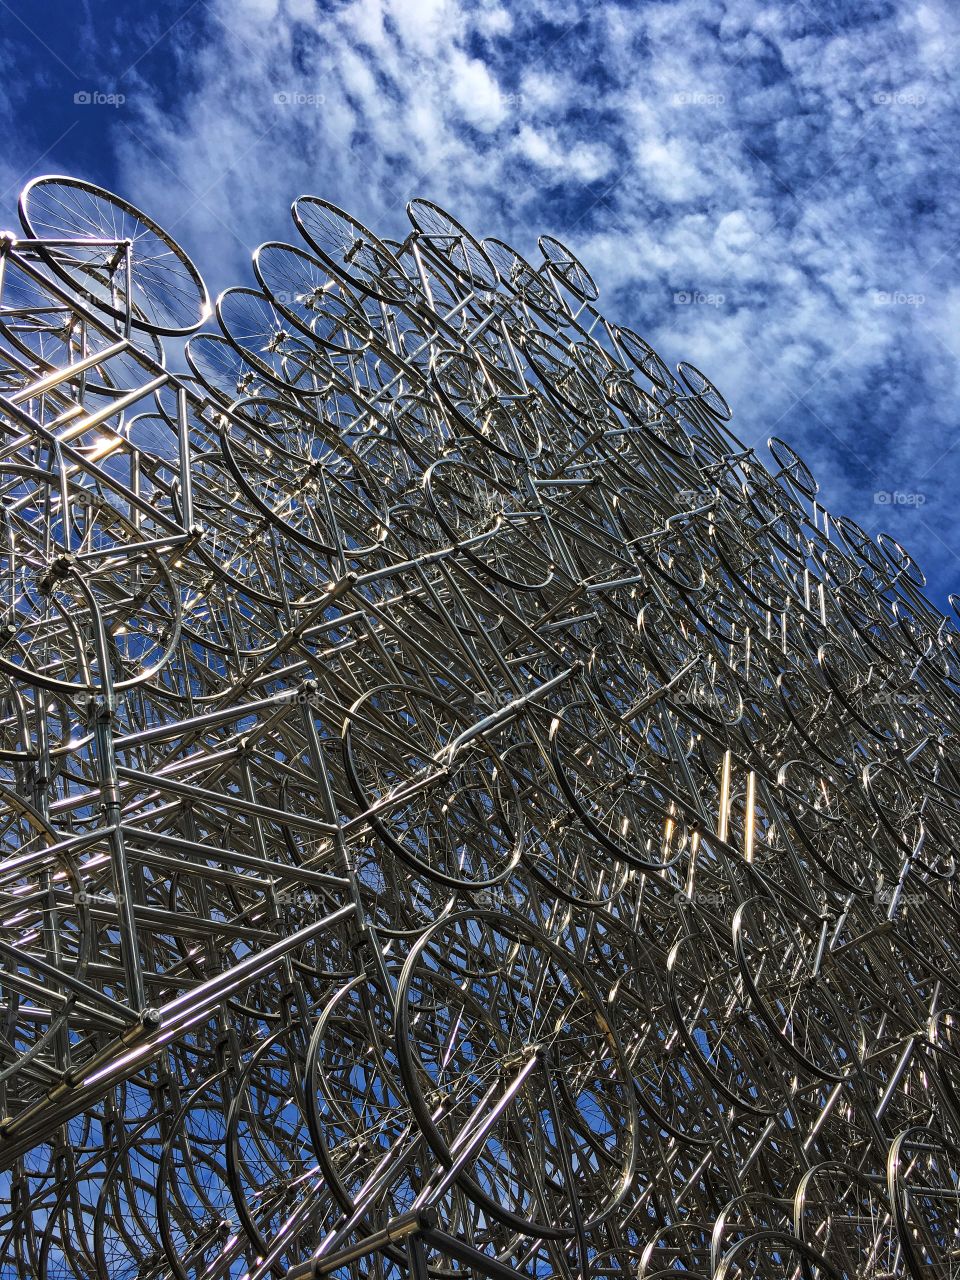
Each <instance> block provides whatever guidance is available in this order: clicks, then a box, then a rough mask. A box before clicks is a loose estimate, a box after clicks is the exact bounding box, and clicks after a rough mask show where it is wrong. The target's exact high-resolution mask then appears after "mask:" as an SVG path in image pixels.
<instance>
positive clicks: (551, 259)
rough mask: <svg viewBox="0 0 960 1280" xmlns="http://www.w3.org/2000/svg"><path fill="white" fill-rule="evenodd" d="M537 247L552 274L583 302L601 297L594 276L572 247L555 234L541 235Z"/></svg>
mask: <svg viewBox="0 0 960 1280" xmlns="http://www.w3.org/2000/svg"><path fill="white" fill-rule="evenodd" d="M537 248H538V249H539V250H540V252H541V253H542V254H543V256H544V258H545V259H546V262H547V266H548V267H549V270H550V272H551V274H552V275H554V276H556V277H557V279H558V280H562V281H563V283H564V284H565V285H566V286H567V288H568V289H569V290H570V292H571V293H572V294H573V295H574V297H575V298H578V299H579V300H580V301H581V302H596V300H597V299H598V298H599V297H600V290H599V289H598V288H597V286H596V284H595V283H594V280H593V276H591V274H590V272H589V271H588V270H587V268H586V267H585V266H584V265H583V263H582V262H581V261H580V259H579V258H578V257H577V256H576V254H575V253H574V252H573V251H572V250H571V249H568V248H567V246H566V245H565V244H561V243H560V241H559V240H556V239H554V237H553V236H541V237H540V239H539V240H538V241H537Z"/></svg>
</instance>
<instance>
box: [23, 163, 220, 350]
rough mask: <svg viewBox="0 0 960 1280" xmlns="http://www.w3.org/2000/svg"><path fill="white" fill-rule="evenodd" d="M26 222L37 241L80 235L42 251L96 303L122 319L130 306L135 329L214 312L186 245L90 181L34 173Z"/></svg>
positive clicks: (159, 327)
mask: <svg viewBox="0 0 960 1280" xmlns="http://www.w3.org/2000/svg"><path fill="white" fill-rule="evenodd" d="M20 221H21V223H22V224H23V228H24V230H25V231H26V233H27V235H29V236H33V237H34V238H36V239H38V240H70V241H74V242H75V243H73V244H71V245H69V246H63V245H58V246H56V247H55V248H50V249H45V250H43V257H44V260H45V261H46V262H48V263H49V264H50V266H51V267H52V268H53V270H54V271H56V273H57V275H59V276H60V277H61V278H62V279H64V280H65V281H66V282H67V283H68V284H69V285H70V286H71V287H72V288H74V289H77V290H78V291H80V292H81V293H82V294H84V295H85V296H86V297H88V298H89V300H90V301H91V303H92V304H93V305H94V306H96V307H97V308H98V309H100V310H102V311H106V312H108V313H109V314H110V315H112V316H115V317H117V318H118V319H121V320H122V319H124V317H125V316H126V314H127V309H128V307H129V309H130V316H131V322H132V324H133V325H134V327H135V328H138V329H146V330H148V331H149V332H152V333H158V334H167V335H170V336H175V335H183V334H188V333H192V332H193V331H194V330H195V329H198V328H199V327H200V325H201V324H203V322H204V320H206V319H207V317H208V316H209V315H210V310H211V309H210V297H209V295H208V293H207V288H206V285H205V284H204V283H203V280H202V278H201V276H200V273H199V271H197V269H196V267H195V266H194V265H193V263H192V262H191V261H190V259H189V258H188V257H187V255H186V254H185V253H184V251H183V250H182V249H181V248H180V246H179V245H178V244H177V243H176V242H175V241H174V240H173V239H171V237H170V236H168V235H167V233H166V232H165V231H163V230H161V228H160V227H158V226H157V224H156V223H155V222H154V221H153V220H152V219H151V218H148V217H147V215H146V214H145V213H141V212H140V210H139V209H136V208H134V206H133V205H132V204H128V203H127V201H126V200H122V199H121V198H120V197H119V196H115V195H112V194H111V193H110V192H109V191H104V190H103V188H102V187H98V186H96V185H95V184H94V183H92V182H83V181H81V180H80V179H78V178H66V177H59V176H54V175H48V176H45V177H41V178H34V179H33V181H32V182H29V183H27V185H26V187H24V189H23V192H22V193H21V196H20ZM98 241H99V242H100V243H99V244H97V242H98ZM126 242H129V243H130V273H129V293H128V283H127V279H128V277H127V270H126V254H125V253H124V252H123V247H124V245H125V243H126Z"/></svg>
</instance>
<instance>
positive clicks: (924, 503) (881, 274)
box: [0, 0, 960, 602]
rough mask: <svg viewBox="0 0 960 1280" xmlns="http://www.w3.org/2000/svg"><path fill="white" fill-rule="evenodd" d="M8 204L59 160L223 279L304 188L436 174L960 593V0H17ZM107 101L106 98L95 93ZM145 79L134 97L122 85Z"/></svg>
mask: <svg viewBox="0 0 960 1280" xmlns="http://www.w3.org/2000/svg"><path fill="white" fill-rule="evenodd" d="M0 13H2V15H3V17H4V22H3V25H2V31H3V35H2V36H0V58H2V60H3V66H4V68H5V70H6V72H7V74H6V75H5V76H4V77H3V87H2V88H0V124H2V126H3V130H4V137H5V140H6V145H5V148H4V150H3V154H2V156H0V192H2V193H3V194H2V207H3V214H4V217H5V220H6V221H7V222H8V223H9V224H11V225H12V224H13V223H14V221H15V215H14V208H15V199H16V193H17V190H18V188H19V186H20V185H21V184H22V182H23V181H25V180H26V178H28V177H30V176H32V175H33V174H35V173H39V172H64V173H71V174H74V175H76V176H81V177H86V178H89V179H92V180H94V181H97V182H100V183H102V184H103V185H105V186H107V187H109V188H111V189H113V190H116V191H118V192H120V193H121V194H123V195H125V196H126V197H127V198H128V199H130V200H132V201H133V202H134V203H136V204H139V205H141V206H143V207H144V208H145V209H147V210H148V211H149V212H150V213H151V215H152V216H153V217H154V218H155V219H156V220H157V221H158V222H160V223H161V224H162V225H164V226H165V227H167V229H168V230H170V231H171V232H172V233H173V234H174V235H175V236H176V237H177V238H178V239H179V240H180V241H181V242H182V243H183V244H184V245H185V247H186V248H187V249H188V251H189V252H190V253H191V254H192V256H193V257H194V259H195V260H196V261H197V263H198V265H199V266H200V267H201V270H202V271H203V273H204V275H205V277H206V278H207V280H208V283H209V284H210V286H211V289H213V290H215V291H216V290H219V289H221V288H224V287H225V286H226V285H228V284H231V283H239V282H243V283H247V282H248V277H249V257H250V253H251V251H252V250H253V249H254V248H255V247H256V246H257V244H259V243H260V242H261V241H264V240H267V239H291V240H293V239H296V233H295V232H294V231H293V228H292V225H291V223H290V221H289V216H288V212H287V210H288V208H289V204H290V202H291V201H292V200H293V199H294V198H295V197H296V196H298V195H300V194H302V193H304V192H308V191H309V192H312V193H315V194H319V195H322V196H324V197H326V198H328V199H331V200H333V201H334V202H335V203H338V204H341V205H343V206H344V207H346V208H347V209H349V210H350V211H351V212H353V213H354V214H356V215H357V216H358V217H360V218H361V219H362V220H363V221H365V222H367V223H368V224H369V225H371V226H372V227H373V228H374V230H376V231H378V232H379V233H380V234H384V235H391V234H402V233H403V230H404V228H405V226H406V225H407V224H406V220H405V215H404V205H405V203H406V201H407V200H408V199H410V198H411V197H412V196H414V195H424V196H427V197H429V198H431V199H434V200H436V201H438V202H439V203H440V204H442V205H444V206H445V207H447V208H449V209H450V210H451V211H452V212H454V213H455V214H456V215H457V216H458V217H459V218H460V219H461V221H465V222H466V223H467V224H468V225H469V226H470V227H471V228H472V229H473V230H475V231H476V232H477V234H479V235H497V236H500V237H501V238H504V239H507V240H510V241H511V242H512V243H514V244H516V246H517V248H519V249H520V250H521V252H524V253H525V254H527V256H534V257H535V256H536V238H537V235H538V234H540V233H542V232H550V233H552V234H554V235H556V236H558V237H559V238H560V239H561V240H564V241H566V242H568V243H569V244H570V245H571V246H572V247H573V248H575V249H576V250H577V252H579V254H580V255H581V257H582V258H583V259H584V260H585V262H586V263H587V265H588V266H589V267H590V268H591V270H592V271H593V274H594V275H595V277H596V279H597V280H598V283H599V284H600V286H601V290H602V294H601V305H602V306H603V308H604V310H605V311H606V313H607V314H608V315H610V316H612V317H614V318H616V319H617V320H619V321H620V322H621V323H626V324H629V325H630V326H631V327H633V328H635V329H638V330H639V331H640V332H641V333H643V334H644V335H645V336H646V337H647V338H648V339H649V340H650V341H652V342H653V343H654V345H655V346H656V347H657V348H658V349H659V350H660V351H661V353H662V354H663V355H664V357H665V358H667V359H668V360H669V361H670V362H672V363H675V362H676V361H677V360H680V359H688V360H692V361H693V363H694V364H696V365H698V366H699V367H701V368H702V369H703V370H704V371H705V372H707V373H708V374H709V375H710V376H711V377H712V378H713V379H714V381H715V382H716V383H717V385H718V386H719V387H720V389H721V390H722V391H723V392H724V394H725V395H726V396H727V398H728V399H729V400H730V402H731V404H732V405H733V407H734V413H735V425H736V426H737V428H738V430H739V433H740V435H741V436H742V437H743V438H744V439H745V440H746V441H747V442H748V443H750V444H753V445H755V446H757V447H758V448H760V450H761V452H762V453H763V454H764V456H766V452H765V441H766V439H767V437H768V436H770V435H777V436H781V437H783V438H785V439H787V440H788V441H789V442H791V443H792V444H793V445H795V446H796V447H797V448H798V449H799V450H800V452H801V453H802V454H803V455H804V457H805V458H806V459H807V461H808V462H809V463H810V465H811V466H812V468H813V470H814V472H815V474H816V475H817V477H818V479H819V480H820V483H821V486H822V495H821V496H822V498H823V500H824V502H825V503H826V505H827V506H829V507H830V508H831V509H832V510H834V511H835V512H837V513H846V514H849V515H852V516H853V517H854V518H855V519H857V520H858V521H859V522H860V523H861V524H863V525H864V526H865V527H866V528H867V529H869V530H870V531H871V532H879V531H881V530H886V531H888V532H890V533H892V534H893V535H894V536H895V537H896V538H898V539H899V540H900V541H901V542H903V544H904V545H905V546H906V547H907V548H908V549H909V550H910V551H911V552H912V553H913V554H914V555H915V556H916V558H917V559H918V560H919V561H920V563H921V565H922V566H923V568H924V569H925V571H926V573H927V575H928V578H929V583H930V592H931V594H932V595H933V597H934V598H935V599H937V600H938V601H939V602H943V601H944V600H945V597H946V595H947V593H948V592H951V591H958V590H960V529H958V527H957V521H956V519H955V509H956V498H955V495H956V494H957V493H958V492H960V435H958V427H957V422H958V417H960V410H958V408H957V406H958V405H960V376H958V373H960V336H958V320H960V270H958V267H957V258H958V249H960V217H958V191H960V178H958V166H957V148H958V138H960V128H958V125H960V110H958V100H957V88H956V86H957V84H958V83H960V77H958V67H957V61H958V57H960V53H958V50H960V12H958V11H957V9H956V7H952V6H951V4H950V3H949V0H929V2H927V3H923V2H921V3H917V2H915V0H912V2H907V0H904V2H890V3H880V2H878V0H856V2H854V3H845V2H844V0H838V2H836V3H824V2H823V0H819V2H818V3H812V2H811V3H796V4H791V3H786V2H785V3H780V4H769V3H759V2H758V0H696V2H692V0H671V2H662V3H661V2H658V0H646V2H645V3H642V4H641V3H630V4H616V3H608V4H603V3H593V4H584V3H582V0H501V2H497V0H481V2H480V3H466V2H464V0H323V2H322V3H317V2H316V0H154V3H153V4H150V5H147V4H134V3H127V4H123V3H120V2H119V0H112V2H111V0H82V2H79V3H78V2H77V0H70V2H68V0H29V2H28V0H0ZM78 94H80V95H87V96H89V97H91V98H94V99H99V100H94V101H77V100H75V98H76V95H78ZM121 97H122V101H119V99H120V98H121Z"/></svg>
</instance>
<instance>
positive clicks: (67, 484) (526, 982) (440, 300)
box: [0, 178, 960, 1280]
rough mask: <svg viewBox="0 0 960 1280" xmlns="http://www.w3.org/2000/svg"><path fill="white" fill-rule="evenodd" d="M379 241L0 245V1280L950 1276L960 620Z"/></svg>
mask: <svg viewBox="0 0 960 1280" xmlns="http://www.w3.org/2000/svg"><path fill="white" fill-rule="evenodd" d="M408 213H409V216H410V221H411V223H412V229H411V232H410V234H409V235H408V237H407V239H406V240H404V241H403V242H402V243H399V242H394V241H389V240H381V239H378V238H377V237H376V236H375V235H373V234H372V233H371V232H370V231H368V230H367V229H366V228H365V227H363V226H361V225H360V224H359V223H358V222H357V221H356V220H355V219H353V218H351V217H349V216H348V215H347V214H345V213H343V212H342V211H341V210H338V209H336V208H334V207H333V206H332V205H330V204H328V203H327V202H325V201H323V200H320V199H318V198H315V197H312V196H308V197H302V198H301V199H299V200H297V201H296V203H295V204H294V206H293V221H294V225H295V239H296V241H297V243H296V244H286V243H280V242H275V243H269V244H265V245H263V246H261V248H260V249H259V250H258V251H257V252H256V254H255V255H254V261H253V269H254V274H255V277H256V283H255V284H254V285H252V286H250V287H243V288H234V289H228V290H227V291H226V292H225V293H224V294H223V295H222V296H221V297H220V298H219V299H218V301H217V303H216V307H215V315H216V322H217V325H218V330H217V331H215V330H214V329H213V326H212V325H208V327H207V330H206V331H204V332H198V330H199V329H200V328H201V326H203V325H204V323H205V322H206V320H207V318H208V317H209V315H210V311H211V308H210V306H209V302H208V299H207V294H206V290H205V288H204V286H203V283H202V280H201V278H200V276H199V274H198V273H197V271H196V270H195V269H194V267H193V266H192V264H191V263H190V261H189V259H188V258H187V257H186V256H185V254H184V253H183V252H182V251H181V250H180V249H179V248H178V247H177V246H176V245H175V244H174V243H173V242H172V241H171V240H170V238H169V237H168V236H166V235H165V234H164V233H163V232H162V231H161V230H160V229H159V228H158V227H156V226H155V225H154V224H153V223H152V222H151V221H150V220H149V219H148V218H147V217H145V216H144V215H143V214H141V213H139V212H138V211H137V210H135V209H133V208H131V207H130V206H128V205H126V204H125V203H124V202H122V201H121V200H119V199H118V198H117V197H114V196H111V195H109V194H107V193H105V192H102V191H100V190H99V189H97V188H96V187H93V186H91V185H89V184H85V183H82V182H78V181H74V180H71V179H66V178H40V179H37V180H35V181H34V182H32V183H31V184H30V185H29V186H28V187H27V188H26V190H25V192H24V194H23V197H22V199H21V219H22V222H23V227H24V233H25V234H24V235H23V236H22V237H15V236H13V235H8V236H6V237H5V238H4V239H3V241H2V243H0V255H2V256H0V268H2V277H0V389H2V399H0V430H2V445H0V486H2V488H0V493H2V508H0V509H2V521H3V527H2V554H0V587H2V602H0V770H2V786H0V812H2V827H0V830H2V885H0V894H2V896H0V1114H2V1117H3V1119H2V1123H0V1138H2V1151H3V1159H2V1165H3V1169H4V1170H5V1172H3V1173H0V1192H2V1194H3V1202H2V1205H0V1215H2V1216H0V1277H2V1280H13V1278H16V1280H20V1278H21V1277H40V1278H41V1280H54V1278H55V1280H61V1278H66V1277H82V1278H84V1280H86V1278H87V1277H110V1278H113V1277H123V1278H124V1280H133V1278H134V1277H142V1278H144V1280H161V1278H164V1280H166V1278H174V1280H184V1278H185V1277H189V1278H190V1280H200V1278H201V1277H202V1278H203V1280H227V1278H228V1277H229V1278H231V1280H233V1278H234V1277H237V1278H239V1277H241V1276H242V1277H246V1278H247V1280H262V1278H264V1277H289V1280H304V1278H305V1277H308V1276H316V1275H321V1274H334V1273H336V1274H338V1275H342V1276H343V1277H348V1276H349V1277H351V1280H361V1277H363V1278H367V1277H375V1278H376V1280H394V1277H396V1278H397V1280H399V1278H400V1277H403V1276H406V1274H407V1273H408V1272H409V1273H410V1274H411V1276H412V1277H415V1280H423V1278H424V1277H426V1276H427V1275H428V1274H429V1275H432V1276H438V1277H439V1276H454V1277H455V1276H463V1277H467V1276H471V1277H473V1276H476V1277H484V1276H486V1277H490V1278H491V1280H510V1278H511V1277H514V1276H516V1275H518V1274H519V1275H522V1276H527V1277H534V1276H536V1277H557V1278H558V1280H587V1278H588V1277H590V1278H597V1280H599V1278H600V1277H605V1276H611V1275H629V1276H633V1277H635V1278H636V1280H653V1278H654V1277H657V1276H663V1275H665V1274H667V1273H669V1274H670V1275H675V1274H678V1273H685V1274H687V1275H691V1276H700V1277H702V1276H712V1277H715V1278H716V1280H739V1278H741V1277H748V1276H749V1277H771V1280H772V1278H773V1277H776V1278H777V1280H780V1278H782V1277H787V1276H789V1277H798V1278H799V1277H803V1278H804V1280H814V1278H816V1280H820V1278H821V1277H823V1278H827V1277H830V1278H831V1280H832V1278H835V1277H838V1276H842V1277H850V1278H851V1280H852V1278H853V1277H867V1276H873V1277H893V1276H908V1275H910V1276H912V1277H914V1278H915V1280H946V1277H956V1276H958V1275H960V1200H958V1179H960V1150H958V1147H960V1031H958V1020H960V1013H958V1010H960V929H958V920H960V915H958V905H960V904H958V901H957V887H956V886H957V879H956V870H957V863H956V855H955V849H956V845H957V839H958V833H960V753H958V747H957V741H958V739H957V733H958V729H960V701H958V696H957V694H958V685H960V635H958V631H957V629H956V627H955V625H954V623H953V621H952V620H948V619H946V618H945V617H944V616H943V615H942V614H941V613H940V612H939V611H938V610H937V609H936V608H934V606H933V605H932V604H931V603H930V602H929V601H928V600H927V599H926V598H925V597H924V595H923V593H922V587H923V578H922V575H921V574H920V572H919V570H918V568H917V566H916V565H915V563H914V562H913V560H912V559H911V558H910V556H909V555H908V554H907V553H906V551H904V549H903V548H902V547H901V546H899V545H898V544H897V543H896V542H894V541H893V540H892V539H891V538H889V537H886V536H884V535H881V536H880V537H879V539H878V540H877V541H874V540H873V539H872V538H871V537H869V536H868V535H867V534H866V533H865V532H864V531H863V530H862V529H860V528H859V527H858V526H857V525H856V524H854V523H853V522H852V521H850V520H846V519H843V518H837V519H834V518H833V517H832V516H830V515H829V514H828V512H827V511H826V510H825V509H824V508H823V507H822V506H821V505H819V504H818V502H817V497H816V495H817V485H816V482H815V480H814V478H813V476H812V475H811V473H810V471H809V470H808V468H807V467H806V466H805V464H804V463H803V461H802V460H801V459H800V458H799V457H798V456H797V455H796V454H795V453H794V452H793V451H792V449H790V448H789V447H788V446H787V445H786V444H784V443H783V442H781V441H779V440H773V441H771V442H770V447H771V453H772V457H773V459H774V468H773V470H772V471H771V470H769V469H767V468H766V467H765V466H764V465H763V464H762V463H761V461H760V460H759V459H758V457H757V456H756V454H755V453H754V451H753V450H752V449H748V448H746V447H744V446H743V445H742V444H741V443H740V442H738V440H737V439H736V438H735V436H734V435H733V434H732V433H731V430H730V427H729V425H728V422H729V419H730V411H729V408H728V406H727V403H726V401H725V400H724V399H723V397H722V396H721V395H720V393H719V392H718V391H717V390H716V388H715V387H714V386H713V384H712V383H711V382H710V381H709V380H708V379H707V378H706V377H705V376H704V375H703V374H702V373H700V372H699V371H698V370H697V369H695V368H693V367H692V366H691V365H689V364H685V363H681V364H680V365H679V366H678V367H677V371H676V372H673V371H672V370H671V368H670V367H669V366H668V365H667V364H666V363H665V362H664V361H663V360H662V359H661V358H660V357H659V356H658V355H657V353H656V352H655V351H654V350H653V349H652V348H651V347H650V346H649V345H648V344H647V343H646V342H645V341H644V340H643V339H642V338H641V337H639V336H638V335H637V334H636V333H634V332H632V331H631V330H629V329H627V328H623V327H620V326H617V325H615V324H613V323H611V322H610V321H608V320H606V319H605V318H604V317H603V316H602V314H601V313H600V311H599V310H598V309H597V305H596V304H597V296H598V295H597V289H596V287H595V285H594V283H593V281H592V280H591V277H590V275H589V273H588V272H587V270H586V268H585V267H584V266H582V265H581V263H580V262H579V261H578V260H577V259H576V258H575V257H574V255H573V254H572V253H571V252H570V251H569V250H567V249H566V248H564V246H563V245H561V244H559V243H558V242H557V241H555V240H553V239H551V238H549V237H544V238H542V239H541V240H540V241H539V251H540V253H541V256H542V261H539V262H538V263H537V264H536V265H533V264H531V263H528V262H527V261H525V260H524V259H523V258H522V257H521V256H520V255H519V254H518V253H516V252H515V251H514V250H513V249H511V248H510V247H509V246H508V245H506V244H504V243H503V242H501V241H499V240H494V239H488V240H484V241H478V240H476V239H475V238H474V237H473V236H472V235H470V233H469V232H467V231H466V230H465V229H464V228H463V227H462V226H460V224H459V223H457V222H456V221H455V220H454V219H453V218H452V217H451V216H450V215H449V214H447V213H445V212H443V211H442V210H441V209H439V208H437V207H436V206H435V205H433V204H431V203H430V202H428V201H425V200H415V201H414V202H413V203H412V204H411V205H410V206H409V209H408ZM188 335H192V336H188ZM163 337H167V338H173V339H177V343H176V344H175V345H176V350H177V351H178V352H179V351H180V350H181V342H180V340H182V339H187V340H186V342H185V346H184V347H183V348H182V349H183V350H184V351H185V359H186V365H187V367H188V371H183V372H174V371H172V370H171V369H169V368H167V367H166V365H165V363H164V351H163V345H162V342H161V338H163ZM168 345H169V344H168ZM178 368H180V369H181V370H182V369H183V368H184V366H183V361H182V360H181V361H179V364H178Z"/></svg>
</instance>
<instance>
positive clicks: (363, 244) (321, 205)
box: [290, 196, 415, 302]
mask: <svg viewBox="0 0 960 1280" xmlns="http://www.w3.org/2000/svg"><path fill="white" fill-rule="evenodd" d="M290 212H291V214H292V216H293V224H294V226H295V227H296V228H297V230H298V231H299V232H300V234H301V235H302V236H303V238H304V240H306V242H307V244H309V245H310V247H311V248H312V249H313V250H314V252H315V253H316V254H317V255H318V256H319V258H320V259H321V261H322V262H324V263H326V265H327V266H328V267H329V268H330V270H331V271H332V272H333V273H334V274H335V275H337V276H339V277H340V278H341V279H343V280H346V281H347V283H348V284H352V285H354V286H355V287H356V288H358V289H362V290H363V291H364V293H368V294H370V296H371V297H373V298H379V299H381V301H383V302H402V301H403V300H404V299H406V298H410V297H412V296H413V295H414V292H415V291H414V288H413V286H412V284H411V282H410V281H409V280H408V278H407V276H406V275H405V274H404V270H403V268H402V267H401V265H400V263H399V262H398V261H397V259H396V257H395V256H394V255H393V254H392V253H391V252H390V250H389V249H388V248H387V246H386V245H385V244H384V243H383V241H382V240H378V239H377V237H376V236H375V235H374V234H373V232H372V231H368V230H367V228H366V227H365V226H364V225H363V223H362V222H358V221H357V220H356V218H352V217H351V216H350V214H349V213H344V211H343V210H342V209H338V208H337V206H336V205H335V204H330V202H329V201H327V200H321V199H320V198H319V197H318V196H300V197H299V199H297V200H294V202H293V205H292V207H291V210H290Z"/></svg>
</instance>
